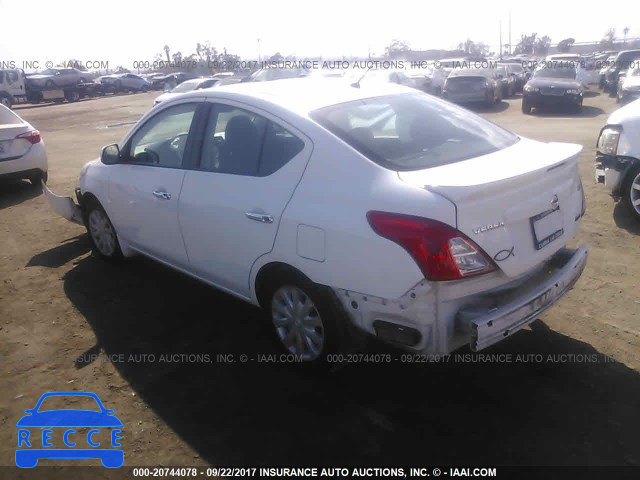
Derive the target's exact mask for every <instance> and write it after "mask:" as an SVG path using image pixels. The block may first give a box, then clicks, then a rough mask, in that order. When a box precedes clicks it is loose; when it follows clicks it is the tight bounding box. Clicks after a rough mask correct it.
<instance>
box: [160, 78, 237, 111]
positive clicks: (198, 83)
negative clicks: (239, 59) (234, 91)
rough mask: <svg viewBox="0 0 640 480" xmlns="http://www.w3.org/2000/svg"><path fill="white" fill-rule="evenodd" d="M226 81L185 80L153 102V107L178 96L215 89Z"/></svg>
mask: <svg viewBox="0 0 640 480" xmlns="http://www.w3.org/2000/svg"><path fill="white" fill-rule="evenodd" d="M224 81H225V79H224V77H216V78H214V77H208V78H194V79H193V80H185V81H184V82H182V83H181V84H180V85H178V86H176V87H173V88H172V89H171V90H169V91H167V92H164V93H163V94H162V95H159V96H157V97H156V99H155V100H154V101H153V105H158V104H159V103H160V102H164V101H166V100H169V99H171V98H175V96H176V95H180V94H182V93H187V92H192V91H194V90H202V89H203V88H210V87H214V86H216V85H217V84H219V83H222V82H224Z"/></svg>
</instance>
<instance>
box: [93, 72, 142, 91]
mask: <svg viewBox="0 0 640 480" xmlns="http://www.w3.org/2000/svg"><path fill="white" fill-rule="evenodd" d="M98 80H99V81H100V83H101V84H102V85H103V86H105V87H108V88H111V89H113V90H116V91H125V92H131V91H133V92H146V91H147V90H149V89H150V88H151V82H150V81H148V80H146V79H144V78H142V77H141V76H139V75H135V74H133V73H114V74H113V75H104V76H102V77H100V78H99V79H98Z"/></svg>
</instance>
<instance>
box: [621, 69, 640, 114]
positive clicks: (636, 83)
mask: <svg viewBox="0 0 640 480" xmlns="http://www.w3.org/2000/svg"><path fill="white" fill-rule="evenodd" d="M639 98H640V62H638V65H634V66H632V67H629V69H628V70H627V71H626V73H625V75H624V77H622V78H620V81H619V82H618V93H617V95H616V102H617V103H622V104H626V103H628V102H632V101H633V100H637V99H639Z"/></svg>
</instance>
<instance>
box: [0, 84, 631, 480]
mask: <svg viewBox="0 0 640 480" xmlns="http://www.w3.org/2000/svg"><path fill="white" fill-rule="evenodd" d="M592 90H593V87H592ZM155 95H157V92H156V93H147V94H138V95H127V96H118V97H105V98H99V99H95V100H88V101H82V102H78V103H75V104H62V105H42V106H25V107H18V108H17V110H16V111H17V112H18V113H19V114H20V115H22V116H23V117H24V118H25V119H26V120H28V121H29V122H31V123H32V124H33V125H34V126H35V127H36V128H38V129H39V130H40V131H41V132H42V135H43V138H44V140H45V142H46V144H47V149H48V154H49V163H50V167H49V186H50V187H51V188H52V189H53V190H54V191H55V192H57V193H68V194H71V193H72V192H73V188H74V187H75V185H76V179H77V177H78V174H79V172H80V168H81V166H82V165H83V164H84V163H85V162H86V161H88V160H90V159H92V158H95V157H97V156H98V155H99V152H100V148H101V147H102V146H103V145H106V144H109V143H114V142H117V141H119V140H120V139H121V138H122V136H124V134H125V133H126V131H127V129H128V128H130V126H131V125H130V124H129V123H130V122H135V121H136V120H137V119H138V118H139V117H140V116H141V115H142V114H143V113H144V112H145V111H147V110H148V109H149V108H150V107H151V105H152V103H153V98H154V96H155ZM520 103H521V100H520V98H515V99H509V100H506V101H504V102H503V103H502V104H501V105H499V106H498V108H496V109H495V110H494V111H489V112H485V111H482V112H481V113H482V115H484V116H485V117H487V118H489V119H491V120H492V121H494V122H496V123H498V124H500V125H503V126H505V127H507V128H509V129H511V130H513V131H515V132H517V133H519V134H522V135H524V136H528V137H531V138H534V139H538V140H543V141H563V142H573V143H579V144H582V145H583V146H584V149H583V152H582V155H581V166H580V168H581V175H582V179H583V182H584V186H585V192H586V197H587V205H588V207H587V213H586V217H585V218H584V220H583V222H582V227H581V233H580V234H579V237H578V239H577V241H576V243H587V244H589V245H590V247H591V252H590V259H589V263H588V266H587V268H586V270H585V272H584V274H583V276H582V278H581V280H580V281H579V282H578V284H577V286H576V288H575V289H574V290H573V291H572V292H570V293H569V294H568V295H567V296H566V297H565V298H564V299H563V300H562V301H561V302H560V303H559V304H558V305H557V306H556V307H555V308H553V309H551V310H550V311H548V312H547V313H546V314H545V315H544V316H543V317H541V319H540V320H538V321H536V322H535V323H533V324H532V325H531V328H530V329H526V330H524V331H522V332H519V333H518V334H516V335H514V337H513V338H511V339H510V340H508V341H506V342H503V343H502V344H500V345H498V346H496V347H494V348H491V349H489V350H488V351H486V352H483V353H485V354H487V353H492V354H503V358H504V359H505V360H507V361H503V362H488V361H483V360H486V358H483V357H478V356H470V357H459V358H455V357H452V358H450V359H449V361H448V362H439V363H431V364H407V363H402V362H392V363H390V364H359V365H349V366H347V367H346V368H343V369H341V370H339V371H337V372H334V373H332V374H324V375H320V374H317V373H314V372H307V371H305V370H302V371H301V370H300V369H298V368H295V367H294V366H292V365H288V364H284V363H264V362H258V361H257V358H258V355H259V354H265V355H266V354H276V353H279V350H277V348H276V344H275V341H274V340H273V338H272V336H271V330H270V327H269V325H268V323H267V322H265V321H264V318H263V316H262V314H261V312H260V311H259V310H257V309H255V308H253V307H250V306H248V305H245V304H243V303H242V302H240V301H238V300H235V299H233V298H232V297H229V296H227V295H225V294H222V293H219V292H217V291H215V290H213V289H211V288H209V287H206V286H204V285H201V284H199V283H197V282H195V281H193V280H191V279H189V278H187V277H185V276H183V275H181V274H177V273H174V272H172V271H169V270H167V269H166V268H164V267H162V266H159V265H156V264H154V263H152V262H150V261H147V260H144V259H134V260H132V261H131V262H128V263H127V264H125V265H124V266H121V267H114V266H111V265H108V264H105V263H103V262H101V261H99V260H97V259H95V258H93V257H92V256H90V254H89V243H88V240H87V238H86V235H85V231H84V229H83V228H81V227H79V226H77V225H73V224H71V223H69V222H67V221H65V220H64V219H61V218H58V217H56V216H55V215H54V214H53V213H52V212H51V211H50V210H49V208H48V205H47V203H46V201H45V199H44V197H43V196H42V194H41V193H40V192H39V191H37V190H36V189H34V188H32V187H31V186H30V184H29V183H28V182H26V181H25V182H22V183H12V184H3V185H1V186H0V235H1V239H2V241H1V245H2V249H1V250H0V360H1V366H2V375H1V377H0V422H1V423H0V424H1V425H2V428H1V429H0V465H13V464H14V460H13V455H14V449H15V444H16V442H15V440H16V435H17V432H16V428H15V423H16V421H17V420H18V419H19V418H20V417H21V416H22V415H23V413H22V412H23V410H24V409H26V408H32V407H33V406H34V404H35V402H36V401H37V399H38V398H39V397H40V395H41V394H42V393H44V392H46V391H52V390H65V389H68V390H85V391H91V392H95V393H97V394H98V395H99V396H100V398H101V399H102V401H103V402H104V403H105V405H106V406H107V408H114V409H115V411H116V414H117V415H118V417H119V418H120V419H121V420H122V421H123V423H124V428H123V438H122V444H123V448H124V451H125V464H126V465H160V464H162V465H164V466H167V465H178V466H179V465H208V464H212V465H218V466H226V465H245V466H260V465H278V466H285V465H306V464H313V465H317V466H322V465H332V466H346V465H360V466H362V465H377V466H380V465H401V464H411V465H434V464H436V463H441V464H459V465H460V464H461V465H483V466H496V465H513V464H524V465H612V464H615V465H640V448H638V431H639V428H640V375H639V372H640V326H639V325H638V322H639V321H640V294H638V270H639V267H640V238H639V237H638V235H639V234H640V226H639V225H637V224H634V222H633V221H632V220H631V219H630V218H629V217H628V216H627V215H626V213H625V212H624V210H623V209H622V208H621V207H620V206H617V205H614V202H613V200H612V199H611V198H610V197H608V195H607V194H606V192H605V190H604V188H603V187H602V186H598V185H596V184H595V183H594V181H593V159H594V156H595V142H596V138H597V135H598V132H599V130H600V128H601V127H602V126H603V125H604V123H605V121H606V118H607V116H608V114H609V113H610V112H612V111H613V110H614V109H615V108H616V105H615V102H614V101H613V99H610V98H608V97H607V96H606V95H598V94H597V93H595V92H594V93H592V94H591V95H589V96H588V98H586V99H585V107H584V110H583V112H582V113H581V114H579V115H578V116H574V115H570V114H565V113H562V112H546V113H540V114H537V115H533V116H525V115H523V114H522V113H521V111H520ZM123 124H124V125H123ZM514 161H517V159H514ZM371 350H372V351H384V352H390V353H391V354H392V355H395V356H399V353H398V352H396V351H394V350H390V349H388V348H387V347H380V346H375V347H371ZM460 353H468V352H465V351H463V352H460ZM132 354H133V355H137V356H134V357H131V356H130V355H132ZM175 354H197V355H200V356H199V357H191V358H189V357H176V356H175ZM219 354H234V355H235V359H236V363H234V364H229V363H224V362H221V361H218V359H217V355H219ZM241 354H247V355H248V356H249V358H250V359H251V358H253V360H249V361H248V362H246V363H239V362H238V358H239V357H240V355H241ZM145 355H146V357H145ZM151 355H153V356H154V358H151ZM162 355H165V357H161V356H162ZM166 355H174V356H172V357H169V360H171V361H166V360H167V357H166ZM518 355H521V356H520V357H518ZM162 358H164V359H165V361H161V359H162ZM207 358H208V359H209V361H206V359H207ZM173 360H178V361H173ZM203 360H204V361H203ZM508 360H510V361H508ZM92 462H94V463H92V464H99V462H98V461H92ZM60 463H61V462H60V461H52V460H42V461H41V462H40V464H41V465H47V464H49V465H54V464H55V465H60ZM86 463H87V462H84V464H86ZM70 464H72V463H70ZM20 474H21V475H27V473H26V472H20ZM12 478H15V477H13V476H12ZM25 478H26V477H25ZM29 478H31V477H29ZM41 478H43V477H41ZM95 478H97V476H96V477H95Z"/></svg>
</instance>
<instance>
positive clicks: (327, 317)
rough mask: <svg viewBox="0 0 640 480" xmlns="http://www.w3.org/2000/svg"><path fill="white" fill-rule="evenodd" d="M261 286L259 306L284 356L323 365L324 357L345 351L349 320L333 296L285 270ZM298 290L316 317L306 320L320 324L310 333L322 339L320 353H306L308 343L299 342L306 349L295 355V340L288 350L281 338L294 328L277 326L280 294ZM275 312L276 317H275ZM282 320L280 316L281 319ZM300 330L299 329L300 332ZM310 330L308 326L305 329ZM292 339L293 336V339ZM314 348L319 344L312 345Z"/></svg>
mask: <svg viewBox="0 0 640 480" xmlns="http://www.w3.org/2000/svg"><path fill="white" fill-rule="evenodd" d="M262 284H263V286H262V287H261V291H260V298H261V303H262V305H263V307H264V308H265V310H266V311H267V312H268V317H269V321H270V323H271V324H272V327H273V332H274V336H275V338H276V340H277V342H278V344H279V345H280V347H281V348H282V349H283V351H284V352H286V353H290V354H294V355H301V356H302V358H303V359H304V363H305V364H307V365H326V360H327V355H329V354H331V353H336V352H339V351H343V350H345V349H347V348H348V343H349V342H348V341H349V339H350V338H351V334H350V329H349V326H348V324H347V322H349V319H348V318H347V316H346V313H345V312H344V309H343V307H342V305H341V304H340V301H339V300H338V299H337V298H336V296H335V293H334V292H333V291H332V290H331V289H329V288H327V287H324V286H321V285H317V284H315V283H313V282H312V281H310V280H309V279H308V278H306V277H305V276H304V275H302V274H300V273H298V272H296V271H294V270H292V269H289V268H287V267H282V268H279V269H278V270H275V271H273V272H272V273H271V274H270V275H269V276H268V278H265V279H263V280H262ZM292 289H293V290H294V291H295V290H298V291H300V292H302V293H303V295H304V296H306V298H307V300H305V301H304V303H305V304H307V301H308V300H311V302H312V305H313V308H314V310H315V312H317V316H315V315H314V314H312V312H311V313H309V314H308V315H306V316H305V318H311V319H312V320H313V321H318V320H319V322H320V326H319V327H314V328H313V330H312V331H313V332H314V333H315V334H316V335H318V336H321V337H322V346H321V347H320V348H318V349H317V350H318V351H319V353H314V352H308V354H307V350H310V348H307V347H308V345H309V344H308V343H306V346H305V342H304V341H303V340H300V342H301V343H300V344H299V345H303V346H305V348H307V350H305V348H303V350H302V353H299V352H298V351H297V348H296V347H297V346H296V345H293V342H295V340H292V344H291V347H287V346H286V345H285V343H284V340H283V339H282V337H283V336H285V337H286V336H287V329H288V331H289V332H291V330H294V329H295V327H294V325H293V324H292V323H290V324H289V326H288V327H287V326H280V327H277V326H276V320H275V318H276V316H277V310H276V308H277V304H278V303H281V305H283V303H282V302H280V299H281V298H282V296H283V294H286V292H288V291H291V290H292ZM274 310H275V313H274ZM281 316H282V315H281ZM303 327H304V325H303V326H301V327H299V328H303ZM306 328H307V329H309V325H307V326H306ZM294 336H295V335H294ZM314 345H315V346H316V347H317V346H318V344H317V343H314Z"/></svg>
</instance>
